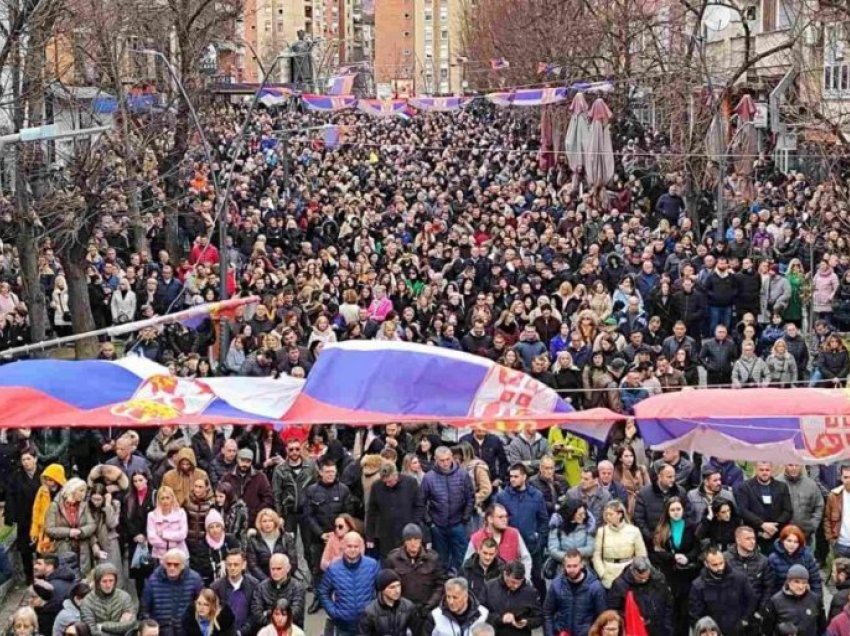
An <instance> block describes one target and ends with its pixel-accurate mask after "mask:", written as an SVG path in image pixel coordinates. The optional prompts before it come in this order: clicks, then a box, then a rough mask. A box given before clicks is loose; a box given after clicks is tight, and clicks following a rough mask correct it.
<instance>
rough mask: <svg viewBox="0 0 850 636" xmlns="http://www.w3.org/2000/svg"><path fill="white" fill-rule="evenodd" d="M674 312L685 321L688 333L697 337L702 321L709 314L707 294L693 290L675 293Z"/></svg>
mask: <svg viewBox="0 0 850 636" xmlns="http://www.w3.org/2000/svg"><path fill="white" fill-rule="evenodd" d="M673 314H674V315H675V316H676V318H678V319H679V320H681V321H682V322H684V323H685V325H686V326H687V329H688V333H690V334H691V337H693V338H696V337H697V336H698V335H699V334H700V332H701V331H702V330H701V328H700V327H701V325H702V321H703V320H705V317H706V316H707V315H708V301H707V300H706V297H705V294H703V293H702V292H701V291H699V290H696V289H694V290H692V291H691V293H690V294H688V293H685V291H684V290H683V291H679V292H676V293H675V294H673Z"/></svg>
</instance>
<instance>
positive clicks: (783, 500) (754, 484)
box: [735, 477, 792, 532]
mask: <svg viewBox="0 0 850 636" xmlns="http://www.w3.org/2000/svg"><path fill="white" fill-rule="evenodd" d="M770 493H771V500H772V502H771V505H770V506H767V505H765V504H764V502H763V501H762V498H761V493H760V490H759V486H758V481H757V479H756V478H755V477H752V478H751V479H748V480H747V481H745V482H743V483H741V484H740V485H739V486H738V488H737V489H736V490H735V501H737V502H738V512H740V513H741V518H742V519H743V520H744V523H746V524H747V525H748V526H750V527H751V528H753V529H754V530H755V531H756V532H758V531H759V530H760V529H761V524H762V523H764V522H765V521H774V522H776V523H778V524H779V530H782V528H783V527H784V526H785V525H787V524H788V523H789V522H790V521H791V515H792V506H791V493H790V491H789V490H788V485H787V484H784V483H782V482H781V481H778V480H776V479H772V480H771V481H770Z"/></svg>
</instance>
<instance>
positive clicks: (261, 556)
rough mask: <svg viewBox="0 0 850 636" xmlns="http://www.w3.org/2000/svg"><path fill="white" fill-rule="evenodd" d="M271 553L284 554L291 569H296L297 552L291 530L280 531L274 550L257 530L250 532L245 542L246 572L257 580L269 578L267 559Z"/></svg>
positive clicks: (270, 556) (295, 570) (268, 559)
mask: <svg viewBox="0 0 850 636" xmlns="http://www.w3.org/2000/svg"><path fill="white" fill-rule="evenodd" d="M273 554H285V555H286V556H287V557H289V563H290V565H291V566H292V571H293V572H297V571H298V552H297V551H296V548H295V536H294V535H293V534H292V533H291V532H281V533H280V536H278V538H277V540H276V541H275V543H274V550H269V545H268V543H266V541H265V539H263V537H262V535H261V534H260V533H259V532H257V533H256V534H251V536H249V537H248V539H247V540H246V542H245V555H246V558H247V560H248V572H250V573H251V576H253V577H254V578H255V579H257V580H258V581H264V580H265V579H267V578H269V561H270V560H271V558H272V555H273Z"/></svg>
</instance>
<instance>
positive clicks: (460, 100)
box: [407, 96, 472, 112]
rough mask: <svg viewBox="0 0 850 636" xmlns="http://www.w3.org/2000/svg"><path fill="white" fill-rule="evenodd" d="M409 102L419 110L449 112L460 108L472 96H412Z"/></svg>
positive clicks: (467, 102) (470, 99)
mask: <svg viewBox="0 0 850 636" xmlns="http://www.w3.org/2000/svg"><path fill="white" fill-rule="evenodd" d="M407 101H408V103H409V104H410V105H411V106H413V107H414V108H416V109H418V110H424V111H435V112H449V111H453V110H460V109H461V108H463V107H464V106H466V105H467V104H469V102H470V101H472V98H470V97H427V96H422V97H411V98H409V99H408V100H407Z"/></svg>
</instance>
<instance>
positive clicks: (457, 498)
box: [421, 462, 475, 528]
mask: <svg viewBox="0 0 850 636" xmlns="http://www.w3.org/2000/svg"><path fill="white" fill-rule="evenodd" d="M421 488H422V499H423V501H424V503H425V506H426V510H427V512H426V514H427V517H428V519H429V520H430V522H431V523H432V524H434V525H435V526H437V527H438V528H450V527H452V526H456V525H459V524H465V523H466V522H467V521H469V520H470V519H471V518H472V512H473V509H474V506H475V490H474V488H473V486H472V480H471V479H470V478H469V474H468V473H467V472H466V471H465V470H464V469H463V468H461V467H460V466H459V465H458V464H457V462H455V463H453V464H452V467H451V468H450V469H449V471H448V472H443V471H442V470H441V469H440V468H439V467H438V466H436V465H435V466H434V468H433V470H430V471H429V472H428V473H427V474H426V475H425V477H424V478H423V479H422V486H421Z"/></svg>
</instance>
